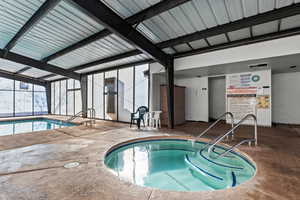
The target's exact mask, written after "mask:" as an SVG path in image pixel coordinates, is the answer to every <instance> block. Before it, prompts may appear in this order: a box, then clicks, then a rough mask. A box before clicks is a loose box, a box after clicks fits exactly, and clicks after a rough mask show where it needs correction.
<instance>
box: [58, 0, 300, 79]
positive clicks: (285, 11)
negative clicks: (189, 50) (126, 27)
mask: <svg viewBox="0 0 300 200" xmlns="http://www.w3.org/2000/svg"><path fill="white" fill-rule="evenodd" d="M295 14H300V3H297V4H294V5H292V6H288V7H283V8H280V9H277V10H273V11H269V12H266V13H263V14H259V15H256V16H253V17H249V18H245V19H241V20H238V21H235V22H231V23H228V24H224V25H220V26H217V27H214V28H210V29H206V30H203V31H199V32H195V33H192V34H189V35H185V36H182V37H178V38H175V39H171V40H167V41H164V42H160V43H158V44H157V46H158V47H159V48H161V49H163V48H167V47H172V46H174V45H178V44H183V43H188V42H192V41H195V40H200V39H205V38H206V37H211V36H216V35H219V34H221V33H227V32H231V31H235V30H238V29H241V28H246V27H247V28H248V27H249V26H250V27H252V26H254V25H259V24H261V23H266V22H269V21H273V20H278V19H281V18H284V17H289V16H293V15H295ZM287 32H288V34H286V33H285V31H284V32H282V31H281V32H279V33H278V37H279V38H280V37H286V35H295V34H298V31H297V30H295V29H292V30H290V31H287ZM275 35H277V33H275ZM247 40H248V39H247ZM249 40H250V39H249ZM254 41H256V40H254ZM230 44H235V42H230ZM207 49H214V48H213V47H212V48H207ZM197 51H198V50H195V51H193V52H197ZM139 54H142V52H141V51H139V50H133V51H130V52H126V53H122V54H118V55H116V56H112V57H108V58H104V59H100V60H97V61H93V62H91V63H86V64H84V65H79V66H76V67H72V68H70V70H72V71H73V69H74V70H81V69H85V68H88V67H92V66H95V65H98V64H104V63H106V62H112V61H115V60H118V59H121V58H125V57H126V56H127V55H129V56H136V55H139ZM176 55H180V54H176ZM94 64H95V65H94ZM53 76H54V75H53Z"/></svg>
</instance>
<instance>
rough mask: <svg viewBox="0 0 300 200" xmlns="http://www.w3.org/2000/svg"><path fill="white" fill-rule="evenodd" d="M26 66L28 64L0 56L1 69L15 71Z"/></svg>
mask: <svg viewBox="0 0 300 200" xmlns="http://www.w3.org/2000/svg"><path fill="white" fill-rule="evenodd" d="M24 67H28V66H26V65H22V64H19V63H15V62H12V61H9V60H5V59H2V58H0V69H2V70H5V71H8V72H13V73H14V72H17V71H19V70H20V69H23V68H24Z"/></svg>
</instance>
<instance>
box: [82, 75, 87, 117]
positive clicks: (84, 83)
mask: <svg viewBox="0 0 300 200" xmlns="http://www.w3.org/2000/svg"><path fill="white" fill-rule="evenodd" d="M80 88H81V100H82V111H83V114H82V117H83V118H87V109H88V107H87V104H88V100H87V95H88V94H87V91H88V78H87V76H82V77H81V78H80Z"/></svg>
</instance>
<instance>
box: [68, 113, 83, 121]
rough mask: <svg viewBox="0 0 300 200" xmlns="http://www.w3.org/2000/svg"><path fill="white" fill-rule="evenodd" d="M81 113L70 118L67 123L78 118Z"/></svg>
mask: <svg viewBox="0 0 300 200" xmlns="http://www.w3.org/2000/svg"><path fill="white" fill-rule="evenodd" d="M82 113H83V111H80V112H78V113H76V114H75V115H73V116H71V117H70V118H69V119H68V120H67V121H68V122H69V121H72V120H74V119H75V118H77V117H79V116H80V114H82Z"/></svg>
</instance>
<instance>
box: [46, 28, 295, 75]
mask: <svg viewBox="0 0 300 200" xmlns="http://www.w3.org/2000/svg"><path fill="white" fill-rule="evenodd" d="M299 34H300V27H299V28H294V29H290V30H285V31H280V32H276V33H270V34H266V35H261V36H256V37H253V38H247V39H241V40H237V41H233V42H229V43H225V44H220V45H216V46H210V47H206V48H201V49H196V50H192V51H188V52H183V53H177V54H175V56H174V57H175V58H180V57H185V56H191V55H196V54H201V53H208V52H212V51H217V50H222V49H227V48H233V47H238V46H243V45H248V44H254V43H257V42H264V41H269V40H274V39H279V38H284V37H290V36H294V35H299ZM132 52H133V51H132ZM128 53H130V52H128ZM121 55H122V54H120V55H119V56H121ZM107 59H108V58H107ZM151 62H154V61H153V60H151V59H149V60H145V61H138V62H134V63H129V64H124V65H121V66H118V67H110V68H106V69H101V70H96V71H90V72H87V73H84V74H93V73H98V72H103V71H108V70H113V69H117V68H122V67H123V68H125V67H129V66H133V65H137V63H138V64H145V63H151ZM71 69H72V68H71ZM48 76H49V75H48ZM54 76H55V75H54Z"/></svg>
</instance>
